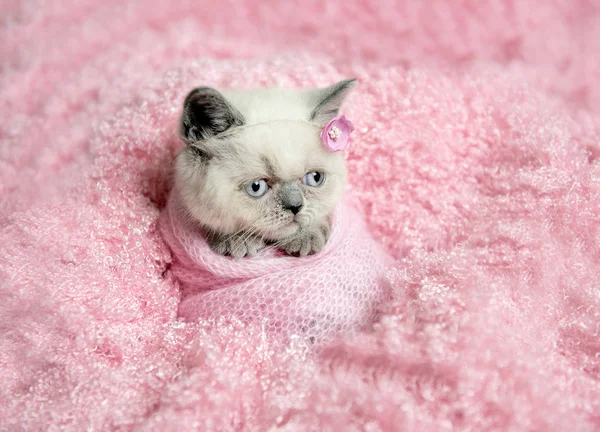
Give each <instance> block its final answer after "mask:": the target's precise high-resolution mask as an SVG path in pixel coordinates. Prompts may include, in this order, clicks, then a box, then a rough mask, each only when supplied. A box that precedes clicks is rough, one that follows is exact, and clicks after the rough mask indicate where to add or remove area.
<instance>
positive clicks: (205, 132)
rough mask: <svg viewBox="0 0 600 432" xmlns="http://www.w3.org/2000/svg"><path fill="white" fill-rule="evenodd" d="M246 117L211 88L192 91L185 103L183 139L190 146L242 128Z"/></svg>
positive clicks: (182, 120) (182, 128)
mask: <svg viewBox="0 0 600 432" xmlns="http://www.w3.org/2000/svg"><path fill="white" fill-rule="evenodd" d="M243 124H244V117H243V116H242V114H241V113H240V112H239V111H238V110H237V109H235V108H234V107H233V106H231V104H230V103H229V102H227V100H226V99H225V97H224V96H223V95H222V94H221V93H219V92H218V91H217V90H215V89H213V88H210V87H198V88H195V89H194V90H192V91H191V92H190V93H189V94H188V95H187V96H186V98H185V101H184V103H183V115H182V117H181V129H180V134H181V138H182V139H183V140H184V141H185V142H187V143H188V144H192V143H194V142H197V141H201V140H204V139H206V138H208V137H211V136H215V135H218V134H220V133H223V132H225V131H226V130H227V129H229V128H230V127H233V126H242V125H243Z"/></svg>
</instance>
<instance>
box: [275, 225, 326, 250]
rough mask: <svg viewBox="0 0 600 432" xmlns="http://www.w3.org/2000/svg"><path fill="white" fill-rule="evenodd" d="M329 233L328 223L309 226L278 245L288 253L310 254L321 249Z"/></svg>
mask: <svg viewBox="0 0 600 432" xmlns="http://www.w3.org/2000/svg"><path fill="white" fill-rule="evenodd" d="M329 233H330V229H329V226H328V225H318V226H315V227H310V228H308V229H307V230H305V231H304V230H303V231H301V232H300V233H298V234H296V235H294V236H292V237H290V238H289V239H287V240H285V241H284V242H283V243H282V244H281V246H280V247H281V249H282V250H283V251H284V252H285V253H287V254H288V255H294V256H307V255H312V254H315V253H317V252H319V251H320V250H321V249H323V247H324V246H325V243H327V239H328V238H329Z"/></svg>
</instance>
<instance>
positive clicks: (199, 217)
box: [175, 80, 356, 241]
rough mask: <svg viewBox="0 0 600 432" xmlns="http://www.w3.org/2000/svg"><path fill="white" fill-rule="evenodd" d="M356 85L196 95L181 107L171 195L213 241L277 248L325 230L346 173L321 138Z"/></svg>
mask: <svg viewBox="0 0 600 432" xmlns="http://www.w3.org/2000/svg"><path fill="white" fill-rule="evenodd" d="M355 82H356V81H355V80H346V81H342V82H339V83H337V84H335V85H333V86H331V87H328V88H324V89H313V90H308V91H291V90H275V89H268V90H254V91H241V92H223V93H220V92H218V91H216V90H214V89H211V88H208V87H202V88H197V89H194V90H193V91H192V92H190V94H189V95H188V96H187V98H186V99H185V102H184V109H183V116H182V120H181V137H182V139H183V140H184V141H185V142H186V144H187V146H186V148H185V149H183V150H182V151H181V153H180V154H179V155H178V156H177V158H176V162H175V187H176V191H177V193H178V194H179V196H180V198H181V200H182V203H183V205H184V208H185V210H186V212H187V213H188V216H190V217H191V218H192V219H193V220H194V221H196V222H198V223H200V224H201V225H202V226H203V227H204V228H206V229H209V230H210V231H213V232H215V233H219V234H230V233H234V232H237V231H245V232H252V233H254V234H256V235H258V236H259V237H262V238H264V239H266V240H272V241H277V240H281V239H283V238H286V237H288V236H290V235H293V234H294V233H295V232H297V231H298V230H299V229H300V228H305V227H308V226H310V225H311V224H313V223H324V222H327V219H328V217H329V215H330V214H331V211H332V210H333V208H334V207H335V206H336V204H337V202H338V201H339V198H340V196H341V194H342V191H343V188H344V184H345V181H346V168H345V165H344V159H343V156H342V155H341V154H340V153H332V152H329V151H328V150H327V149H326V148H325V146H324V145H323V143H322V141H321V138H320V131H321V128H322V127H323V126H325V125H326V124H327V123H328V122H329V121H330V120H331V119H333V118H334V117H336V116H337V115H338V111H339V108H340V105H341V104H342V102H343V100H344V99H345V97H346V96H347V94H348V92H349V90H350V89H351V88H352V87H353V86H354V84H355Z"/></svg>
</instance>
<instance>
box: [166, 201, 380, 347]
mask: <svg viewBox="0 0 600 432" xmlns="http://www.w3.org/2000/svg"><path fill="white" fill-rule="evenodd" d="M160 227H161V231H162V234H163V236H164V238H165V240H166V242H167V244H168V245H169V247H170V248H171V250H172V253H173V261H172V265H171V271H172V272H173V275H174V276H175V277H176V279H177V280H178V281H179V284H180V288H181V292H182V301H181V303H180V306H179V315H180V316H182V317H184V318H185V319H187V320H190V321H195V320H197V319H198V318H202V319H209V320H212V319H216V318H219V317H224V318H231V317H235V318H238V319H240V320H241V321H243V322H245V323H250V322H264V323H265V325H266V328H267V329H268V330H270V331H272V332H274V333H277V334H280V335H282V336H291V335H298V336H305V337H307V338H308V339H309V340H310V341H311V342H315V343H322V342H325V341H327V340H330V339H331V338H332V337H335V336H339V335H341V334H342V333H345V332H347V331H348V330H351V329H359V328H361V327H363V325H364V324H367V323H369V322H370V320H371V319H372V318H373V317H374V314H375V312H376V309H377V306H378V305H379V304H380V303H381V302H382V301H383V300H384V299H386V298H389V294H388V292H387V291H388V290H387V289H386V287H387V286H388V284H387V283H386V277H385V265H386V264H391V258H390V257H389V256H388V255H387V254H386V253H384V252H383V251H382V250H381V249H380V247H379V246H378V245H377V244H376V243H375V242H374V240H373V238H372V237H371V235H370V234H369V232H368V231H367V228H366V226H365V223H364V221H363V219H362V216H361V215H360V213H359V211H358V210H357V209H356V208H355V207H354V206H353V205H352V204H351V203H350V202H349V201H345V202H343V203H342V204H341V205H340V207H339V208H338V209H337V211H336V212H335V214H334V216H333V218H332V232H331V237H330V238H329V240H328V242H327V244H326V245H325V247H324V249H323V250H322V251H321V252H319V253H318V254H315V255H312V256H308V257H301V258H298V257H291V256H287V255H285V254H283V253H282V252H281V251H279V250H278V249H275V248H272V247H268V248H265V249H263V250H261V251H260V252H259V254H258V255H257V256H255V257H251V258H244V259H242V260H234V259H232V258H230V257H225V256H221V255H219V254H216V253H214V252H213V251H212V250H211V249H210V247H209V246H208V244H207V243H206V241H205V240H204V238H203V237H202V236H201V235H200V234H199V233H198V232H196V231H194V230H193V229H192V228H191V227H190V226H189V224H186V223H185V221H183V218H181V217H179V215H178V210H177V205H176V204H175V198H173V197H172V198H171V199H170V200H169V203H168V205H167V207H166V208H165V210H164V211H163V213H162V216H161V221H160Z"/></svg>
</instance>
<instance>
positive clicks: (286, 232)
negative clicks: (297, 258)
mask: <svg viewBox="0 0 600 432" xmlns="http://www.w3.org/2000/svg"><path fill="white" fill-rule="evenodd" d="M300 228H302V224H301V223H300V222H298V221H292V222H290V223H289V224H288V225H286V226H283V227H281V228H278V229H276V230H273V231H271V232H269V233H267V234H266V235H265V239H266V240H270V241H278V240H282V239H284V238H286V237H290V236H292V235H294V234H296V233H297V232H298V231H299V230H300Z"/></svg>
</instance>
